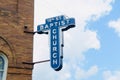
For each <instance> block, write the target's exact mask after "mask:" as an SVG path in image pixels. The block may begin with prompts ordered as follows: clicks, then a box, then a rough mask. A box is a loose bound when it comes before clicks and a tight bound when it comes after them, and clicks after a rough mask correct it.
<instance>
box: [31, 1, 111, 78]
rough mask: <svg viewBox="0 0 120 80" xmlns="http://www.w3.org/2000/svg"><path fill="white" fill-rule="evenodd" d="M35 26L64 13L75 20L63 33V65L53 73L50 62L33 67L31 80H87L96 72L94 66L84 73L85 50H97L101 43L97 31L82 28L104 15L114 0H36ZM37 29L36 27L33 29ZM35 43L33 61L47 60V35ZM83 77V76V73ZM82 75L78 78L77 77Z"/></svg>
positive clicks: (37, 38) (96, 68)
mask: <svg viewBox="0 0 120 80" xmlns="http://www.w3.org/2000/svg"><path fill="white" fill-rule="evenodd" d="M35 1H36V10H35V26H37V25H38V24H44V20H45V19H46V18H49V17H51V16H56V15H61V14H65V15H67V16H69V17H74V18H75V19H76V27H75V28H73V29H70V30H68V31H67V32H64V44H65V47H64V61H63V63H64V65H63V69H62V70H61V71H59V72H55V71H54V70H53V69H51V68H50V64H49V63H43V64H39V65H36V66H35V70H34V74H33V80H40V79H41V80H49V79H51V80H80V79H84V78H89V77H90V76H93V75H95V74H96V73H97V72H98V67H97V66H91V67H90V69H88V70H84V69H82V68H81V67H80V66H83V65H84V61H85V60H86V59H85V56H84V52H85V51H87V50H88V49H91V48H93V49H99V48H100V41H99V39H98V35H97V32H96V31H91V30H88V29H85V26H86V25H87V22H88V21H90V20H97V19H99V18H100V17H101V16H104V15H107V14H108V13H109V12H110V11H111V9H112V7H111V2H113V0H53V1H51V0H35ZM35 30H36V27H35ZM34 40H35V44H34V46H35V47H34V56H35V57H34V61H39V60H44V59H48V58H49V54H50V53H49V46H48V42H49V39H48V36H45V35H41V36H40V35H36V36H35V39H34ZM84 73H85V74H86V76H85V75H83V74H84ZM79 76H81V78H80V77H79Z"/></svg>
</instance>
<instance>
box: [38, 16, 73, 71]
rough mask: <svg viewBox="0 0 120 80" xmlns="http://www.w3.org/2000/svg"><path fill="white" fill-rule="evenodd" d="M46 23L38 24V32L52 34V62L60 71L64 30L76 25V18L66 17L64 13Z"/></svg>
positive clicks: (54, 67)
mask: <svg viewBox="0 0 120 80" xmlns="http://www.w3.org/2000/svg"><path fill="white" fill-rule="evenodd" d="M45 22H46V23H45V24H41V25H38V26H37V32H38V33H44V32H48V33H49V36H50V64H51V67H52V68H53V69H54V70H56V71H59V70H61V69H62V48H61V47H62V45H63V43H62V35H61V33H62V31H66V30H68V29H69V28H72V27H75V19H74V18H66V17H65V16H64V15H61V16H56V17H52V18H48V19H46V20H45Z"/></svg>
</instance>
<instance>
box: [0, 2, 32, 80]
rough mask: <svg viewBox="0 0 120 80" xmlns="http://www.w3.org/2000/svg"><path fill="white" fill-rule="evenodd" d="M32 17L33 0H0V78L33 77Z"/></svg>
mask: <svg viewBox="0 0 120 80" xmlns="http://www.w3.org/2000/svg"><path fill="white" fill-rule="evenodd" d="M33 18H34V0H0V80H32V69H33V66H32V65H28V64H23V62H32V59H33V54H32V52H33V35H32V34H29V33H25V32H24V31H25V30H27V31H33ZM25 26H27V27H25Z"/></svg>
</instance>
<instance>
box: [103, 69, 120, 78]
mask: <svg viewBox="0 0 120 80" xmlns="http://www.w3.org/2000/svg"><path fill="white" fill-rule="evenodd" d="M103 77H104V80H120V71H113V72H112V71H104V73H103Z"/></svg>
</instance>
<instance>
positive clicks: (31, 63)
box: [22, 60, 50, 65]
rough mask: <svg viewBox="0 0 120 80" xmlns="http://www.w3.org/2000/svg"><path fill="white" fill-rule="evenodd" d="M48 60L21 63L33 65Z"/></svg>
mask: <svg viewBox="0 0 120 80" xmlns="http://www.w3.org/2000/svg"><path fill="white" fill-rule="evenodd" d="M49 61H50V60H43V61H38V62H22V63H23V64H28V65H34V64H38V63H43V62H49Z"/></svg>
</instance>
